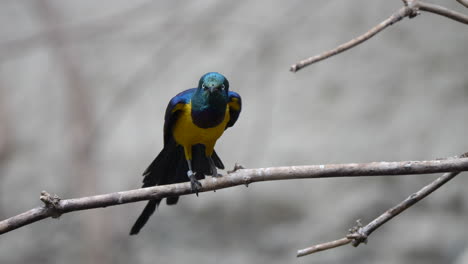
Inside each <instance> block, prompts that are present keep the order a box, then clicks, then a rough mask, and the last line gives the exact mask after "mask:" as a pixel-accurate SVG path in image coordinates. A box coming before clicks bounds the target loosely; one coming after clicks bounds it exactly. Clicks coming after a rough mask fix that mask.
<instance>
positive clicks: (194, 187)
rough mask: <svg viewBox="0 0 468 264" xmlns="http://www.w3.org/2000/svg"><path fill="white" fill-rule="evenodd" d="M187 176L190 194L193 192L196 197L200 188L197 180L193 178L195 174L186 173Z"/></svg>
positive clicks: (191, 172)
mask: <svg viewBox="0 0 468 264" xmlns="http://www.w3.org/2000/svg"><path fill="white" fill-rule="evenodd" d="M187 176H188V177H189V179H190V187H191V188H192V192H194V193H195V194H196V195H197V196H198V192H199V191H200V190H201V188H202V185H201V183H200V182H199V181H198V180H197V178H196V177H195V173H193V171H191V170H189V171H187Z"/></svg>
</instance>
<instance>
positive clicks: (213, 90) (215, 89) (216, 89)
mask: <svg viewBox="0 0 468 264" xmlns="http://www.w3.org/2000/svg"><path fill="white" fill-rule="evenodd" d="M219 90H220V88H219V86H211V87H210V93H214V92H219Z"/></svg>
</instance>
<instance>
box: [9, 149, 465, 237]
mask: <svg viewBox="0 0 468 264" xmlns="http://www.w3.org/2000/svg"><path fill="white" fill-rule="evenodd" d="M452 171H468V158H465V157H464V158H454V159H443V160H431V161H401V162H372V163H349V164H328V165H312V166H292V167H274V168H259V169H240V170H237V171H234V172H232V173H230V174H228V175H226V176H225V177H221V178H211V179H206V180H202V181H201V183H202V185H203V187H202V190H201V191H199V192H200V193H201V192H207V191H213V190H218V189H224V188H228V187H233V186H239V185H248V184H250V183H253V182H261V181H276V180H292V179H309V178H331V177H351V176H382V175H408V174H428V173H438V172H452ZM191 193H192V190H191V187H190V183H188V182H187V183H178V184H171V185H161V186H155V187H149V188H143V189H137V190H130V191H122V192H116V193H109V194H101V195H96V196H89V197H82V198H75V199H66V200H61V199H60V198H59V197H57V196H55V197H52V198H51V197H50V195H49V194H47V193H46V192H43V193H42V196H41V200H42V201H43V202H44V203H45V206H42V207H37V208H34V209H31V210H29V211H27V212H25V213H22V214H19V215H17V216H14V217H11V218H8V219H6V220H3V221H1V222H0V234H3V233H6V232H9V231H12V230H14V229H17V228H19V227H22V226H25V225H28V224H31V223H33V222H36V221H39V220H41V219H44V218H48V217H53V218H57V217H59V216H60V215H62V214H64V213H69V212H73V211H79V210H87V209H93V208H99V207H107V206H113V205H119V204H125V203H132V202H138V201H143V200H152V199H162V198H165V197H171V196H181V195H188V194H191ZM371 232H372V231H371Z"/></svg>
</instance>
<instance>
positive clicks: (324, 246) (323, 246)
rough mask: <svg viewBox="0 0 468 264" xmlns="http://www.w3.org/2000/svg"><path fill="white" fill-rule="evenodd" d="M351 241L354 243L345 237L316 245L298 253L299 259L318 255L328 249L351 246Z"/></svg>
mask: <svg viewBox="0 0 468 264" xmlns="http://www.w3.org/2000/svg"><path fill="white" fill-rule="evenodd" d="M351 241H353V240H352V239H351V238H347V237H343V238H341V239H338V240H335V241H330V242H326V243H322V244H318V245H315V246H311V247H308V248H304V249H301V250H298V251H297V257H303V256H306V255H310V254H313V253H317V252H319V251H324V250H327V249H332V248H336V247H341V246H344V245H346V244H349V243H350V242H351Z"/></svg>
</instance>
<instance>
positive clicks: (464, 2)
mask: <svg viewBox="0 0 468 264" xmlns="http://www.w3.org/2000/svg"><path fill="white" fill-rule="evenodd" d="M457 2H458V3H460V4H462V5H463V6H464V7H466V8H468V1H467V0H457Z"/></svg>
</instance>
